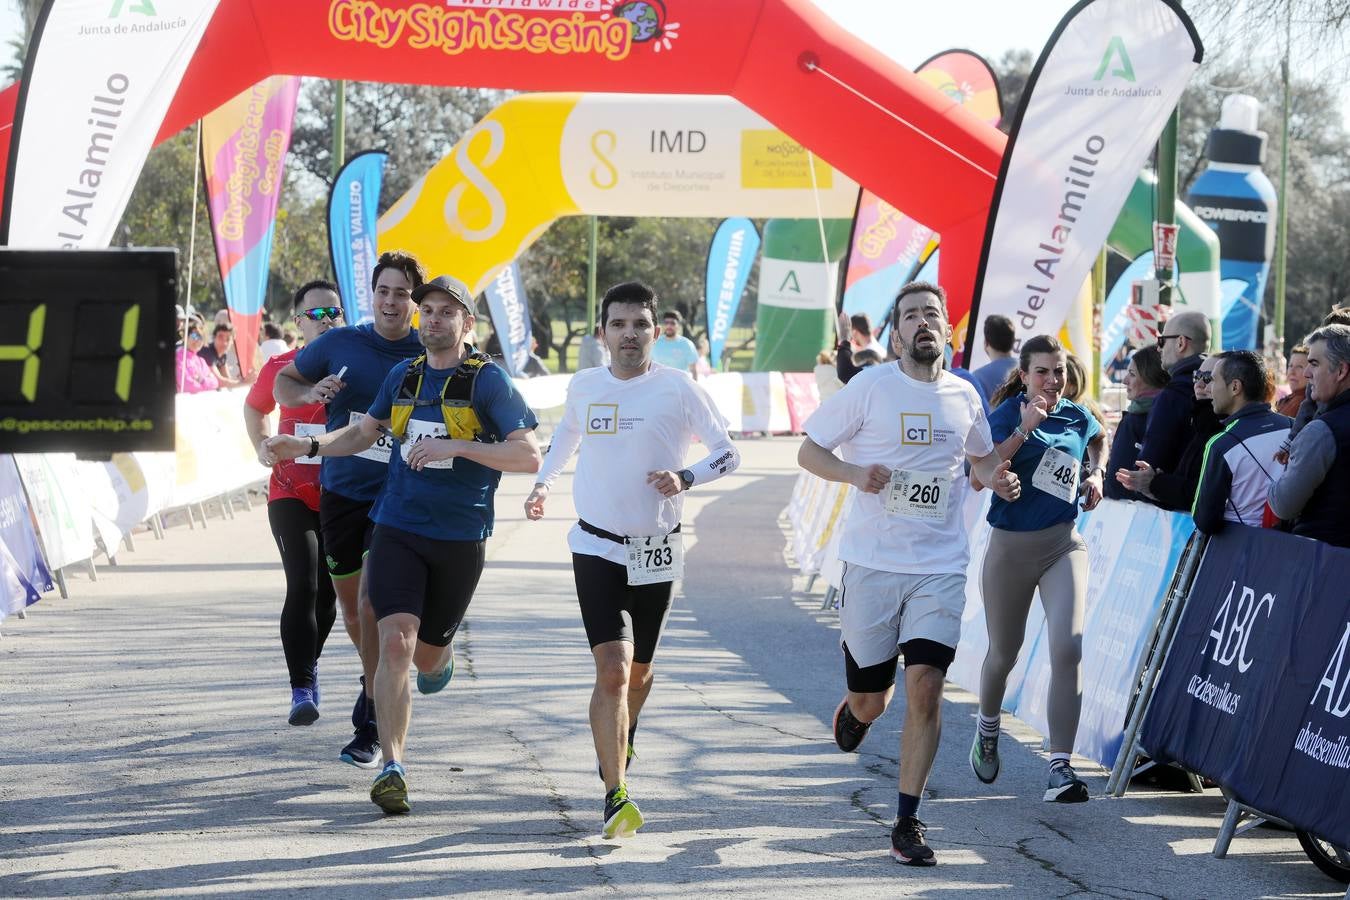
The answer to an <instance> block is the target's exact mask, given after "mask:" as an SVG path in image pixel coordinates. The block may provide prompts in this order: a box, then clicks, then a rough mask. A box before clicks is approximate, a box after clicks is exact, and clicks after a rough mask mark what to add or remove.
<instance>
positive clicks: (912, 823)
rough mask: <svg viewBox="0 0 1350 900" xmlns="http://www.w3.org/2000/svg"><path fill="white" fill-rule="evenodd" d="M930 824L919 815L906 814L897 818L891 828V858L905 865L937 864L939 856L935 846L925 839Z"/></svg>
mask: <svg viewBox="0 0 1350 900" xmlns="http://www.w3.org/2000/svg"><path fill="white" fill-rule="evenodd" d="M927 830H928V826H927V825H925V824H923V823H922V822H920V821H919V819H918V817H917V816H905V817H903V818H900V819H896V820H895V827H894V828H893V829H891V858H892V859H894V860H895V861H896V862H898V863H900V864H901V865H903V866H935V865H937V858H936V857H935V856H933V848H931V847H929V846H928V842H927V841H925V840H924V838H923V835H924V832H926V831H927Z"/></svg>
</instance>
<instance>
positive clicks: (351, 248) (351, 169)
mask: <svg viewBox="0 0 1350 900" xmlns="http://www.w3.org/2000/svg"><path fill="white" fill-rule="evenodd" d="M388 159H389V154H387V153H382V152H381V151H379V150H367V151H365V152H364V153H358V154H356V155H355V156H353V157H352V158H351V159H349V160H347V164H346V165H345V166H343V167H342V171H340V172H338V175H337V178H336V179H334V180H333V190H332V193H330V194H329V195H328V252H329V254H330V256H331V257H332V260H333V274H334V276H336V278H337V285H338V292H339V293H340V294H341V296H342V311H343V315H344V318H345V319H346V321H347V324H348V325H360V324H361V323H362V322H373V321H374V320H375V303H374V298H373V297H372V295H371V287H370V273H371V272H372V271H374V269H375V260H376V259H377V258H378V254H377V252H376V243H377V240H376V231H375V220H376V209H377V207H378V206H379V202H380V184H381V182H382V181H383V179H384V164H385V162H386V161H387V160H388Z"/></svg>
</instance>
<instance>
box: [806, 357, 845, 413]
mask: <svg viewBox="0 0 1350 900" xmlns="http://www.w3.org/2000/svg"><path fill="white" fill-rule="evenodd" d="M834 354H835V351H833V350H822V351H820V355H819V356H817V357H816V367H815V369H813V370H812V371H813V373H814V374H815V376H816V389H817V390H818V391H819V392H820V402H821V403H824V402H825V400H826V398H828V397H833V396H834V395H835V394H837V393H839V391H840V389H841V388H843V386H844V383H843V382H842V381H840V380H839V374H838V373H837V372H835V370H834Z"/></svg>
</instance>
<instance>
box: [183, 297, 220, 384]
mask: <svg viewBox="0 0 1350 900" xmlns="http://www.w3.org/2000/svg"><path fill="white" fill-rule="evenodd" d="M186 326H187V336H186V338H185V340H184V342H183V343H182V344H180V345H179V346H178V349H177V350H176V352H175V355H174V369H175V370H176V371H177V373H178V392H179V393H180V394H197V393H200V392H202V391H214V390H216V389H217V388H219V387H220V380H219V379H218V378H216V373H215V371H214V370H213V369H212V368H211V366H210V365H208V364H207V362H206V360H204V359H202V357H201V350H202V348H203V347H204V346H205V345H206V338H205V337H204V336H203V335H202V331H203V329H205V327H206V325H205V323H204V322H203V321H202V318H201V316H199V315H197V314H196V313H193V314H192V316H191V317H190V318H188V319H187V320H186Z"/></svg>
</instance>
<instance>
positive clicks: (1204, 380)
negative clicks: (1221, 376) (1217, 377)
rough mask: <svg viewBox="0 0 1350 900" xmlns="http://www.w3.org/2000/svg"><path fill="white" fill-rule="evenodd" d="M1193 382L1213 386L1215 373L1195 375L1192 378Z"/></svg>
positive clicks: (1197, 373)
mask: <svg viewBox="0 0 1350 900" xmlns="http://www.w3.org/2000/svg"><path fill="white" fill-rule="evenodd" d="M1192 380H1193V381H1194V382H1195V383H1196V384H1213V383H1214V373H1213V372H1196V373H1195V375H1194V376H1192Z"/></svg>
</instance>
